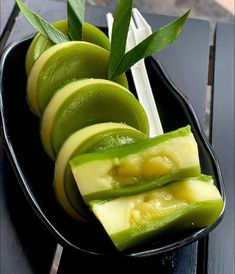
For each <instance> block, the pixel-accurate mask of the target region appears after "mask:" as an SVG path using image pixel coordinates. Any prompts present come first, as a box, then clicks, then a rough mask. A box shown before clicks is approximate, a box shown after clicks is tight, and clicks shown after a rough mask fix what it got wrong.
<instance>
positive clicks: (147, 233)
mask: <svg viewBox="0 0 235 274" xmlns="http://www.w3.org/2000/svg"><path fill="white" fill-rule="evenodd" d="M222 208H223V200H222V199H221V200H214V201H203V202H198V203H193V204H191V205H188V206H185V207H183V208H181V209H178V210H176V212H174V213H172V214H170V215H169V216H167V217H165V218H162V219H161V220H158V221H155V222H152V223H150V224H147V225H141V226H140V225H139V226H137V227H135V228H131V229H128V230H125V231H122V232H119V233H116V234H113V235H109V236H110V238H111V239H112V241H113V243H114V244H115V246H116V248H117V249H118V250H119V251H122V250H124V249H126V248H130V247H133V246H136V245H137V244H139V243H141V242H145V241H146V240H150V239H152V238H156V237H159V236H161V235H163V234H165V233H167V234H170V235H173V234H175V233H177V232H180V231H185V230H189V229H195V228H203V227H207V226H209V225H211V224H213V223H214V222H215V221H216V219H217V218H218V217H219V214H220V213H221V210H222Z"/></svg>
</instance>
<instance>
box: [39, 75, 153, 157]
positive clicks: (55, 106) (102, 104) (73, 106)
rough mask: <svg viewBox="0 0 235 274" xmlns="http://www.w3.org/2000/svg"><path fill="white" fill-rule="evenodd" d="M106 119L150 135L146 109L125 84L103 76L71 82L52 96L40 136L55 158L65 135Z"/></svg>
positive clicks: (46, 148)
mask: <svg viewBox="0 0 235 274" xmlns="http://www.w3.org/2000/svg"><path fill="white" fill-rule="evenodd" d="M103 122H116V123H125V124H127V125H129V126H132V127H134V128H136V129H137V130H140V131H141V132H143V133H145V134H147V135H148V133H149V124H148V119H147V116H146V113H145V111H144V109H143V107H142V105H141V104H140V103H139V101H138V100H137V99H136V98H135V96H134V95H133V94H132V93H131V92H130V91H129V90H128V89H126V88H124V87H123V86H121V85H119V84H117V83H114V82H112V81H109V80H104V79H85V80H79V81H75V82H72V83H70V84H68V85H66V86H64V87H63V88H62V89H60V90H59V91H57V93H56V94H55V95H54V96H53V97H52V99H51V101H50V103H49V104H48V106H47V108H46V109H45V111H44V114H43V117H42V120H41V140H42V144H43V147H44V149H45V151H46V152H47V154H48V155H49V156H50V157H51V158H52V159H55V157H56V155H57V154H58V152H59V150H60V148H61V146H62V145H63V143H64V142H65V141H66V139H67V138H68V137H69V136H70V135H71V134H72V133H74V132H75V131H77V130H78V129H81V128H84V127H86V126H89V125H93V124H96V123H103Z"/></svg>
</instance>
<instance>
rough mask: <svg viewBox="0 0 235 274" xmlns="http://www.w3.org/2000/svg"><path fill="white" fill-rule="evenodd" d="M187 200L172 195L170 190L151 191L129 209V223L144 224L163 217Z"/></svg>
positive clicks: (184, 203) (184, 204)
mask: <svg viewBox="0 0 235 274" xmlns="http://www.w3.org/2000/svg"><path fill="white" fill-rule="evenodd" d="M186 205H187V202H186V201H184V200H179V199H176V198H175V197H174V195H173V194H172V192H171V191H167V189H166V190H165V191H161V192H160V191H159V192H154V193H153V192H151V193H150V194H147V195H144V196H143V197H142V199H140V200H139V201H137V203H135V204H133V207H132V208H131V209H130V211H129V222H130V225H136V224H145V223H148V222H150V221H154V220H157V219H160V218H162V217H165V216H167V215H169V214H171V213H172V212H174V211H175V210H176V209H178V208H181V207H182V206H186Z"/></svg>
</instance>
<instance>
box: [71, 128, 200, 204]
mask: <svg viewBox="0 0 235 274" xmlns="http://www.w3.org/2000/svg"><path fill="white" fill-rule="evenodd" d="M70 164H71V168H72V172H73V175H74V178H75V180H76V183H77V186H78V188H79V191H80V193H81V195H82V197H83V199H84V200H85V202H86V203H88V202H89V201H91V200H96V199H110V198H114V197H119V196H124V195H126V196H127V195H132V194H138V193H141V192H143V191H147V190H151V189H154V188H156V187H160V186H162V185H164V184H166V183H169V182H171V181H173V180H177V179H181V178H184V177H189V176H198V175H199V174H200V162H199V156H198V147H197V143H196V141H195V139H194V136H193V134H192V133H191V130H190V126H187V127H184V128H180V129H178V130H176V131H172V132H169V133H166V134H163V135H161V136H157V137H155V138H151V139H148V140H143V141H139V142H136V143H134V144H130V145H126V146H124V147H120V148H115V149H110V150H106V151H105V152H95V153H87V154H83V155H79V156H77V157H75V158H73V159H72V160H71V161H70Z"/></svg>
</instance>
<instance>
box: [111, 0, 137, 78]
mask: <svg viewBox="0 0 235 274" xmlns="http://www.w3.org/2000/svg"><path fill="white" fill-rule="evenodd" d="M132 5H133V1H132V0H119V2H118V5H117V8H116V11H115V13H114V22H113V28H112V38H111V50H110V59H109V67H108V78H109V79H112V78H113V77H112V75H113V72H115V69H116V68H117V67H119V66H120V62H121V60H122V58H123V57H124V55H125V50H126V40H127V34H128V30H129V24H130V18H131V11H132Z"/></svg>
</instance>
